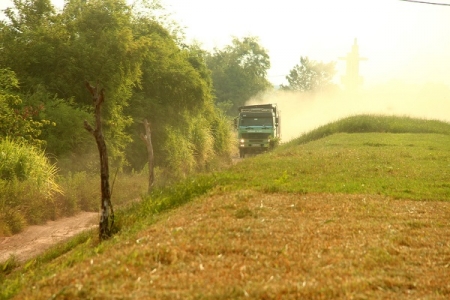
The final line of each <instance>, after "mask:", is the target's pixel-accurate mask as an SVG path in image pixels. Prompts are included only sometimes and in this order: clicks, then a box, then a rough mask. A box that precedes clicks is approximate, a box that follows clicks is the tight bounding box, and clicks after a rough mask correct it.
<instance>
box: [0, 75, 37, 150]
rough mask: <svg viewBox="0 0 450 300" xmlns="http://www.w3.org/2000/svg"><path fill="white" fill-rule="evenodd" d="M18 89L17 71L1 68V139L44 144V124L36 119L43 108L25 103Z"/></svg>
mask: <svg viewBox="0 0 450 300" xmlns="http://www.w3.org/2000/svg"><path fill="white" fill-rule="evenodd" d="M18 90H19V81H18V80H17V78H16V75H15V73H14V72H13V71H11V70H9V69H0V141H1V140H3V139H4V138H7V137H10V138H12V139H16V140H22V141H27V142H28V143H31V144H34V145H42V144H43V141H42V140H41V139H40V134H41V129H42V126H43V125H44V124H43V122H40V121H38V120H36V116H37V115H38V114H39V112H40V110H41V109H42V108H41V107H33V106H27V105H24V103H23V101H22V97H21V95H20V94H19V93H18Z"/></svg>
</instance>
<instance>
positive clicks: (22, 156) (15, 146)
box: [0, 138, 61, 235]
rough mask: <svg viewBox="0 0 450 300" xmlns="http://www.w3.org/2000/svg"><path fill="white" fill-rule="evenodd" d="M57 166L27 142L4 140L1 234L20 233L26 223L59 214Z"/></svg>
mask: <svg viewBox="0 0 450 300" xmlns="http://www.w3.org/2000/svg"><path fill="white" fill-rule="evenodd" d="M56 173H57V169H56V167H55V166H54V165H52V164H50V162H49V161H48V159H47V157H46V156H45V154H44V152H43V151H41V150H38V149H36V148H34V147H32V146H30V145H28V144H25V143H24V142H20V141H13V140H11V139H8V138H6V139H4V140H2V141H1V142H0V189H1V190H2V193H1V195H0V233H1V234H2V235H7V234H11V233H17V232H20V231H21V230H22V229H23V227H24V226H25V225H26V224H37V223H40V222H43V221H44V220H47V219H54V218H55V217H56V215H55V212H56V203H55V202H54V198H53V197H54V196H55V195H57V194H60V193H61V188H60V187H59V185H58V184H57V182H56Z"/></svg>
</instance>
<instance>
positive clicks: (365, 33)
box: [162, 0, 450, 85]
mask: <svg viewBox="0 0 450 300" xmlns="http://www.w3.org/2000/svg"><path fill="white" fill-rule="evenodd" d="M445 1H447V2H445ZM445 1H444V0H443V1H442V3H450V0H445ZM162 2H163V3H166V4H167V8H168V9H169V10H170V11H173V12H174V18H175V19H176V20H178V22H179V23H180V24H182V25H184V26H186V33H187V37H188V38H189V39H193V38H195V39H197V40H199V41H200V42H202V43H203V44H204V46H205V48H213V47H215V46H218V47H222V46H223V45H224V44H228V43H230V40H231V38H230V36H237V37H242V36H245V35H255V36H258V37H259V38H260V41H261V44H262V45H263V46H264V47H265V48H266V49H267V50H268V52H269V55H270V57H271V63H272V68H271V70H270V72H269V75H270V78H269V79H270V80H271V81H272V82H273V83H275V84H279V83H282V82H284V80H285V76H286V75H287V74H288V72H289V70H290V69H292V67H293V66H294V65H295V64H297V63H298V62H299V58H300V56H308V57H309V58H311V59H314V60H319V61H324V62H329V61H337V66H338V68H339V72H340V73H339V74H338V76H337V79H339V80H340V76H341V75H343V73H344V71H345V63H344V61H342V60H339V57H342V56H345V55H346V54H347V53H348V52H349V51H350V50H351V46H352V44H353V41H354V39H355V38H357V39H358V44H359V46H360V54H361V56H364V57H367V58H368V60H367V61H364V62H362V63H361V66H360V67H361V73H362V75H363V76H364V78H365V83H366V84H367V85H371V84H376V83H379V82H382V81H385V80H386V79H390V78H403V79H405V80H408V81H439V82H445V83H447V84H450V6H437V5H426V4H418V3H408V2H404V1H399V0H372V1H369V0H340V1H335V0H314V1H304V0H303V1H302V0H278V1H260V0H227V1H211V0H189V1H186V0H162Z"/></svg>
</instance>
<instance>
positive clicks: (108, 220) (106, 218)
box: [84, 82, 114, 240]
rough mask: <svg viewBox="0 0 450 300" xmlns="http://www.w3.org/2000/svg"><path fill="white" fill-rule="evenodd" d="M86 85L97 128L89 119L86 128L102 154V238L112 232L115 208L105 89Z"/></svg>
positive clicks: (100, 233)
mask: <svg viewBox="0 0 450 300" xmlns="http://www.w3.org/2000/svg"><path fill="white" fill-rule="evenodd" d="M86 87H87V89H88V90H89V93H90V94H91V96H92V102H93V105H94V111H95V128H92V126H91V125H90V124H89V122H88V121H87V120H85V121H84V128H86V130H87V131H89V132H90V133H91V134H92V135H93V136H94V138H95V141H96V143H97V147H98V152H99V156H100V187H101V194H102V197H101V203H100V207H101V215H100V223H99V238H100V240H104V239H107V238H108V237H110V236H111V234H112V228H113V226H114V210H113V206H112V203H111V189H110V187H109V162H108V152H107V149H106V142H105V137H104V135H103V130H102V118H101V108H102V104H103V103H104V101H105V93H104V89H101V90H99V88H98V86H96V87H93V86H91V85H90V84H89V83H88V82H86Z"/></svg>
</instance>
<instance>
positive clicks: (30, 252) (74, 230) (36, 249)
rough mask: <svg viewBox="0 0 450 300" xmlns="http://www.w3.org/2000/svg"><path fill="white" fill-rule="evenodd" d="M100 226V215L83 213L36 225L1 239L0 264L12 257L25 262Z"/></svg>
mask: <svg viewBox="0 0 450 300" xmlns="http://www.w3.org/2000/svg"><path fill="white" fill-rule="evenodd" d="M96 226H98V213H96V212H82V213H80V214H78V215H76V216H73V217H69V218H63V219H59V220H56V221H49V222H47V224H45V225H35V226H30V227H28V228H26V229H25V230H24V231H23V232H21V233H19V234H16V235H13V236H11V237H0V262H4V261H6V260H7V259H8V258H9V257H10V255H14V256H15V257H16V259H17V260H18V261H20V262H23V261H25V260H27V259H30V258H32V257H34V256H36V255H38V254H40V253H42V252H44V251H45V250H47V249H48V248H50V247H51V246H52V245H55V244H57V243H59V242H61V241H64V240H65V239H68V238H70V237H72V236H74V235H76V234H78V233H80V232H82V231H83V230H86V229H91V228H93V227H96Z"/></svg>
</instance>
